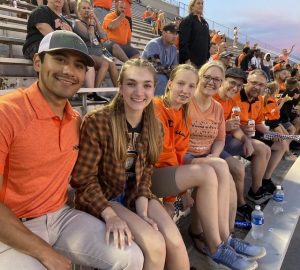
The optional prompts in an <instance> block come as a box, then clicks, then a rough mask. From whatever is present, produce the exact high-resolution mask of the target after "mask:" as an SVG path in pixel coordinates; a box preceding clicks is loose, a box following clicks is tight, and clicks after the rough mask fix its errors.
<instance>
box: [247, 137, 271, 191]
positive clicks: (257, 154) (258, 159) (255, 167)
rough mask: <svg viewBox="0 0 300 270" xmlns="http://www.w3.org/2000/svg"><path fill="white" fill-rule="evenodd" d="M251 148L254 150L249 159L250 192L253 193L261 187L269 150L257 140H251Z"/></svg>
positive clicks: (269, 153) (268, 158)
mask: <svg viewBox="0 0 300 270" xmlns="http://www.w3.org/2000/svg"><path fill="white" fill-rule="evenodd" d="M252 146H253V148H254V154H253V155H252V159H251V173H252V190H253V192H254V193H255V192H257V190H258V189H259V188H260V187H261V186H262V179H263V176H264V174H265V172H266V168H267V165H268V163H269V160H270V156H271V149H270V147H269V146H267V145H266V144H264V143H263V142H261V141H258V140H252Z"/></svg>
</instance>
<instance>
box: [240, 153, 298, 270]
mask: <svg viewBox="0 0 300 270" xmlns="http://www.w3.org/2000/svg"><path fill="white" fill-rule="evenodd" d="M282 186H283V188H284V193H285V201H286V202H285V203H284V212H283V213H282V214H280V215H275V214H274V213H273V201H272V200H271V201H270V202H269V203H268V204H267V206H266V207H265V208H264V211H263V212H264V217H265V225H264V236H263V238H262V239H260V240H254V239H253V238H252V236H251V231H250V232H249V233H248V234H247V236H246V238H245V240H246V241H248V242H250V243H253V244H257V245H262V246H264V247H265V248H266V250H267V255H266V256H265V257H264V258H262V259H261V260H259V262H258V264H259V268H258V269H259V270H279V269H281V265H282V262H283V260H284V257H285V254H286V252H287V250H288V247H289V244H290V241H291V239H292V236H293V233H294V231H295V228H296V225H297V223H298V219H299V214H300V203H299V194H300V158H298V159H297V160H296V161H295V162H294V164H293V166H292V167H291V168H290V170H289V171H288V173H287V175H286V176H285V178H284V181H283V182H282ZM295 267H296V266H295ZM294 269H300V267H298V268H297V267H296V268H294Z"/></svg>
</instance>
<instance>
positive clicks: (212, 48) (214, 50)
mask: <svg viewBox="0 0 300 270" xmlns="http://www.w3.org/2000/svg"><path fill="white" fill-rule="evenodd" d="M217 52H218V45H217V44H215V43H212V42H211V43H210V48H209V55H210V57H209V59H208V61H213V55H214V54H216V53H217Z"/></svg>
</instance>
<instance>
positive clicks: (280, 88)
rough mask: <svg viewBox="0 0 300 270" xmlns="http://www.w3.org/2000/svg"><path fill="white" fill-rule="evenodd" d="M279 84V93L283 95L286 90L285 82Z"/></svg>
mask: <svg viewBox="0 0 300 270" xmlns="http://www.w3.org/2000/svg"><path fill="white" fill-rule="evenodd" d="M278 84H279V93H282V92H283V91H284V90H285V89H286V85H285V82H281V83H278Z"/></svg>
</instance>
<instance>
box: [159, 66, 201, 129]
mask: <svg viewBox="0 0 300 270" xmlns="http://www.w3.org/2000/svg"><path fill="white" fill-rule="evenodd" d="M183 70H187V71H192V72H194V73H195V75H196V76H197V84H198V82H199V77H198V74H197V69H196V68H194V67H193V66H192V65H190V64H182V65H178V66H177V67H175V68H174V69H173V70H172V71H171V74H170V78H169V81H173V80H174V79H175V77H176V75H177V73H178V72H180V71H183ZM162 100H163V102H164V104H165V106H166V107H170V88H169V86H168V84H167V86H166V90H165V93H164V95H163V96H162ZM182 108H183V119H184V122H185V125H187V120H188V115H189V103H186V104H184V105H182Z"/></svg>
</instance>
